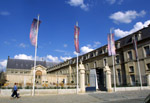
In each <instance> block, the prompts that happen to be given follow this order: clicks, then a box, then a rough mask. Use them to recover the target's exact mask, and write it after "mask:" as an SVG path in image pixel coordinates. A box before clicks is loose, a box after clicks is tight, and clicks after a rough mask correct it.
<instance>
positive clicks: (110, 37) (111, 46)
mask: <svg viewBox="0 0 150 103" xmlns="http://www.w3.org/2000/svg"><path fill="white" fill-rule="evenodd" d="M108 55H109V56H111V55H116V48H115V41H114V34H108Z"/></svg>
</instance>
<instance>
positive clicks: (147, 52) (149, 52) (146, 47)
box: [144, 46, 150, 57]
mask: <svg viewBox="0 0 150 103" xmlns="http://www.w3.org/2000/svg"><path fill="white" fill-rule="evenodd" d="M144 52H145V57H147V56H150V48H149V46H145V47H144Z"/></svg>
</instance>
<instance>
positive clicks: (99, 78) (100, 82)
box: [96, 69, 106, 91]
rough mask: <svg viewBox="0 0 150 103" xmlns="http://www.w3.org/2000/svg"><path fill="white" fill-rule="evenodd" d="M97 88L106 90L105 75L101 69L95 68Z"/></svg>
mask: <svg viewBox="0 0 150 103" xmlns="http://www.w3.org/2000/svg"><path fill="white" fill-rule="evenodd" d="M96 74H97V82H98V88H99V90H100V91H106V85H105V75H104V72H103V69H96Z"/></svg>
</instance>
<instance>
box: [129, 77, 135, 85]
mask: <svg viewBox="0 0 150 103" xmlns="http://www.w3.org/2000/svg"><path fill="white" fill-rule="evenodd" d="M130 78H131V85H135V76H134V75H130Z"/></svg>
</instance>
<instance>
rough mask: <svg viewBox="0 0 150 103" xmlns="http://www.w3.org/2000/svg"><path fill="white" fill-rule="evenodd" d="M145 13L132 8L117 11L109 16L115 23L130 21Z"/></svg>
mask: <svg viewBox="0 0 150 103" xmlns="http://www.w3.org/2000/svg"><path fill="white" fill-rule="evenodd" d="M145 14H146V12H145V11H144V10H142V11H141V12H139V13H137V12H136V11H134V10H133V11H131V10H130V11H126V12H121V11H118V12H116V13H114V14H112V15H111V16H110V17H109V18H110V19H113V20H114V22H115V23H130V22H132V20H134V19H136V17H143V16H144V15H145Z"/></svg>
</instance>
